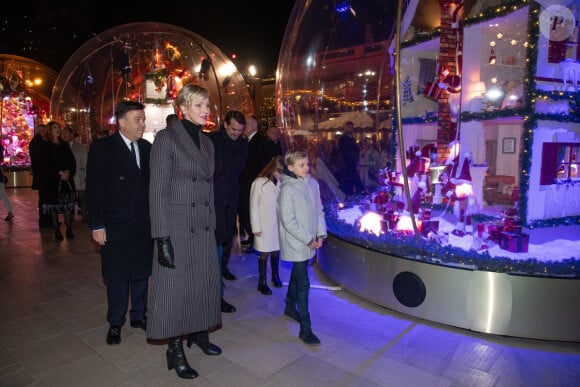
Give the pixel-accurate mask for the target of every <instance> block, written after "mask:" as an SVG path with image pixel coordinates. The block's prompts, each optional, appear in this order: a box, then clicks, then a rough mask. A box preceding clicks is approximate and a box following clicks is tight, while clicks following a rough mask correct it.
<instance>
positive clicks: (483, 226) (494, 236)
mask: <svg viewBox="0 0 580 387" xmlns="http://www.w3.org/2000/svg"><path fill="white" fill-rule="evenodd" d="M503 227H504V225H503V224H502V223H493V222H486V223H479V224H478V225H477V236H478V237H480V238H482V237H484V234H485V235H487V236H488V238H487V239H490V240H492V241H495V242H497V241H499V238H500V233H501V232H502V231H503Z"/></svg>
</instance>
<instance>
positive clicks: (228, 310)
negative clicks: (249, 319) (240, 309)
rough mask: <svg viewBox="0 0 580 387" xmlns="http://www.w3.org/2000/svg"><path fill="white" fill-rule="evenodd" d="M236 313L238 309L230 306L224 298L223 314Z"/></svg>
mask: <svg viewBox="0 0 580 387" xmlns="http://www.w3.org/2000/svg"><path fill="white" fill-rule="evenodd" d="M235 311H236V307H235V306H233V305H232V304H228V303H227V302H226V300H224V299H223V298H222V312H223V313H234V312H235Z"/></svg>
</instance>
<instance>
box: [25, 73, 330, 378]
mask: <svg viewBox="0 0 580 387" xmlns="http://www.w3.org/2000/svg"><path fill="white" fill-rule="evenodd" d="M175 104H176V108H177V109H176V114H171V115H169V116H168V117H167V121H166V124H167V126H166V128H164V129H162V130H159V131H157V132H156V136H155V139H154V141H153V143H150V142H148V141H147V140H145V139H143V138H142V137H143V133H144V132H145V127H146V124H145V121H146V116H145V105H143V104H141V103H139V102H135V101H121V102H119V103H118V104H117V105H116V107H115V120H116V126H117V130H116V131H115V132H114V133H112V134H110V135H107V136H102V137H99V138H96V139H95V140H93V141H92V142H91V143H90V144H89V149H88V150H87V149H86V148H85V147H84V146H83V145H82V144H80V142H79V141H78V139H79V136H78V133H75V132H74V131H73V130H72V129H71V128H70V127H64V128H63V127H61V125H60V124H59V123H57V122H55V121H51V122H49V123H48V124H47V125H42V124H41V125H38V126H37V127H36V128H35V129H36V135H35V137H34V138H33V140H32V141H31V142H30V158H31V164H32V173H33V182H32V188H33V189H35V190H37V191H38V208H39V213H38V221H39V226H40V227H51V228H52V229H53V230H54V238H55V240H57V241H61V240H63V239H64V237H65V236H66V238H67V239H69V240H72V239H74V232H73V224H74V219H75V215H81V216H82V217H83V220H84V221H85V222H86V223H87V225H88V227H89V228H90V230H91V233H92V239H93V240H94V242H95V243H96V244H97V246H99V249H100V255H101V270H102V275H103V279H104V282H105V284H106V290H107V305H108V306H107V321H108V323H109V329H108V332H107V335H106V342H107V344H109V345H116V344H119V343H120V342H121V336H122V328H123V326H124V325H125V324H126V322H127V317H126V316H127V314H128V315H129V324H130V326H131V327H133V328H137V329H143V330H144V331H146V335H147V339H148V341H150V342H157V341H160V340H161V341H163V342H165V343H167V352H166V358H167V366H168V369H170V370H171V369H175V371H176V373H177V375H178V376H179V377H181V378H187V379H191V378H195V377H197V375H198V373H197V372H196V371H195V370H194V369H193V368H192V367H191V366H190V365H189V363H188V361H187V358H186V355H185V352H184V349H183V342H184V341H185V343H186V344H187V346H188V347H191V346H192V345H193V344H196V345H197V346H198V347H199V348H200V349H201V350H202V351H203V352H204V353H205V354H206V355H209V356H215V355H219V354H221V352H222V350H221V348H220V347H219V346H217V345H215V344H214V343H212V342H211V341H210V333H211V332H213V331H214V330H216V329H219V328H221V324H222V318H221V314H222V313H234V312H235V311H236V307H235V306H233V305H232V304H230V303H229V302H227V301H226V300H225V295H224V293H225V289H226V286H225V284H224V281H223V280H224V279H225V280H229V281H234V280H236V279H237V278H236V276H235V274H234V273H232V272H231V270H230V268H229V267H228V263H229V257H230V255H231V251H232V241H233V239H234V235H235V233H236V231H238V232H239V234H240V235H241V236H242V238H243V239H244V240H243V241H242V242H241V243H242V246H243V248H244V250H245V251H246V252H247V253H249V254H253V255H255V256H256V261H257V271H258V285H257V290H258V292H259V293H261V294H263V295H271V294H272V290H271V289H270V288H269V286H268V281H267V277H268V275H267V267H268V262H269V263H270V268H271V276H270V279H271V284H272V285H273V286H274V287H275V288H281V287H282V286H283V284H282V280H281V279H280V276H279V264H280V260H281V259H282V260H285V261H288V262H291V264H292V271H291V275H290V278H289V281H288V290H287V293H286V304H285V309H284V311H283V314H284V315H285V316H287V317H289V318H291V319H292V320H294V321H296V322H298V323H299V325H300V332H299V335H298V336H299V338H300V339H301V340H302V341H303V342H304V343H306V344H308V345H320V340H319V339H318V337H316V336H315V335H314V333H313V332H312V328H311V324H310V313H309V310H308V296H309V288H310V282H309V279H308V267H309V265H308V263H309V260H310V259H311V258H312V257H313V256H314V255H315V252H316V249H318V248H320V247H321V246H322V244H323V241H324V239H325V238H326V224H325V220H324V213H323V207H322V201H321V192H320V190H321V189H320V186H319V184H318V181H317V179H316V178H313V177H312V176H311V175H310V161H309V155H308V152H307V150H306V149H300V148H299V147H292V149H284V151H285V152H284V154H283V147H282V146H281V143H280V133H279V131H278V129H277V128H276V127H275V126H269V127H267V128H263V129H262V130H259V128H258V120H257V119H256V117H254V116H245V115H244V114H242V113H241V112H239V111H236V110H230V111H228V112H226V114H225V116H224V119H223V124H222V125H221V126H220V127H219V128H218V130H215V131H212V132H206V131H204V128H205V125H206V123H207V122H208V120H209V118H210V103H209V93H208V90H207V89H205V88H203V87H200V86H197V85H193V84H188V85H185V86H184V87H183V88H182V89H181V90H180V92H179V94H178V96H177V98H176V100H175ZM284 148H285V147H284ZM312 161H313V162H314V160H312ZM63 224H64V226H65V228H64V230H63V229H62V225H63ZM63 231H64V233H63ZM63 234H64V235H63ZM268 258H269V260H268Z"/></svg>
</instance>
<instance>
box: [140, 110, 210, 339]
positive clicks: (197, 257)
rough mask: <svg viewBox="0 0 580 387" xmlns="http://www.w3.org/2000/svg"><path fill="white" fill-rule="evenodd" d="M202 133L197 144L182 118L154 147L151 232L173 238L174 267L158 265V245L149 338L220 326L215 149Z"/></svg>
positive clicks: (167, 130) (150, 292)
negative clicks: (214, 196) (214, 192)
mask: <svg viewBox="0 0 580 387" xmlns="http://www.w3.org/2000/svg"><path fill="white" fill-rule="evenodd" d="M199 137H200V147H199V148H198V147H197V145H196V144H195V143H194V142H193V140H192V139H191V137H190V136H189V134H188V133H187V131H186V129H185V128H184V127H183V124H182V123H181V121H179V122H178V123H176V124H174V125H173V126H172V127H170V128H167V129H164V130H161V131H159V132H158V133H157V135H156V137H155V141H154V142H153V146H152V149H151V158H150V160H151V164H150V169H151V177H150V185H149V197H150V206H149V209H150V214H151V235H152V237H153V238H159V237H167V236H169V237H170V238H171V242H172V245H173V248H174V253H175V269H170V268H166V267H163V266H161V265H159V262H158V259H157V249H155V257H154V259H153V272H152V276H151V285H150V289H149V310H148V313H147V337H148V338H150V339H165V338H169V337H175V336H180V335H184V334H188V333H192V332H198V331H202V330H208V329H211V328H213V327H216V326H219V325H221V309H220V305H221V304H220V297H221V296H220V287H221V282H220V274H219V266H218V258H217V247H216V246H217V245H216V240H215V209H214V198H213V174H214V148H213V144H212V142H211V140H210V139H209V138H208V137H207V136H205V135H204V134H203V133H200V136H199Z"/></svg>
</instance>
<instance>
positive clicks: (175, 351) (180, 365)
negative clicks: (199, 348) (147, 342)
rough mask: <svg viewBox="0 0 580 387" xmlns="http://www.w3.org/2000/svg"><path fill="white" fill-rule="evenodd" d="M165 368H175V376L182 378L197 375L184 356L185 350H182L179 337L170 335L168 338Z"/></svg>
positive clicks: (190, 377)
mask: <svg viewBox="0 0 580 387" xmlns="http://www.w3.org/2000/svg"><path fill="white" fill-rule="evenodd" d="M166 357H167V369H168V370H170V371H171V370H172V369H174V368H175V372H176V373H177V376H179V377H180V378H182V379H195V378H197V377H198V376H199V374H198V373H197V371H196V370H194V369H193V368H191V366H190V365H189V363H188V362H187V358H186V357H185V352H184V351H183V343H182V342H181V337H180V336H178V337H172V338H171V339H169V346H168V348H167V354H166Z"/></svg>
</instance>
